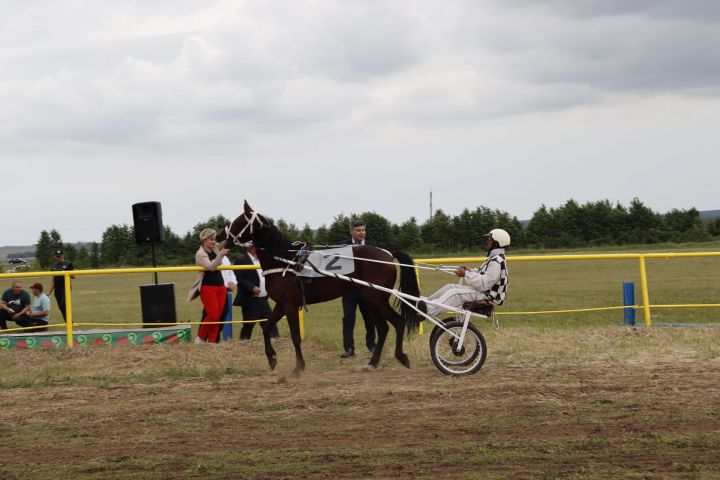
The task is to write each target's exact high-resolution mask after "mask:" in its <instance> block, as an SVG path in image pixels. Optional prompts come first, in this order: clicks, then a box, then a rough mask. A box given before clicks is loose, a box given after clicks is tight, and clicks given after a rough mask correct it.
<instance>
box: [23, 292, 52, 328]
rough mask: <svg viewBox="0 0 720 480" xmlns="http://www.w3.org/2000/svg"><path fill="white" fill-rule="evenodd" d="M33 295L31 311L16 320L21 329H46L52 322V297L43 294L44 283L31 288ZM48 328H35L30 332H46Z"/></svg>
mask: <svg viewBox="0 0 720 480" xmlns="http://www.w3.org/2000/svg"><path fill="white" fill-rule="evenodd" d="M30 291H31V292H32V293H33V297H35V298H34V299H33V303H32V308H31V310H30V311H29V312H28V313H27V314H26V315H25V316H24V317H20V318H18V319H17V320H15V323H17V324H18V325H20V326H21V327H46V326H47V324H48V322H49V321H50V297H48V296H47V295H45V294H44V293H43V284H42V283H33V284H32V285H31V286H30ZM46 330H47V328H33V329H32V330H26V331H28V332H44V331H46Z"/></svg>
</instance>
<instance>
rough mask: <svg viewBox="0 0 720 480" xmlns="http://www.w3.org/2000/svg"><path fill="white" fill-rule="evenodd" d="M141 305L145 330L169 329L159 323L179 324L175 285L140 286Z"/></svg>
mask: <svg viewBox="0 0 720 480" xmlns="http://www.w3.org/2000/svg"><path fill="white" fill-rule="evenodd" d="M140 305H141V308H142V320H143V324H144V326H145V328H153V327H169V326H170V325H155V324H157V323H172V324H175V323H177V317H176V314H175V284H173V283H160V284H158V285H140Z"/></svg>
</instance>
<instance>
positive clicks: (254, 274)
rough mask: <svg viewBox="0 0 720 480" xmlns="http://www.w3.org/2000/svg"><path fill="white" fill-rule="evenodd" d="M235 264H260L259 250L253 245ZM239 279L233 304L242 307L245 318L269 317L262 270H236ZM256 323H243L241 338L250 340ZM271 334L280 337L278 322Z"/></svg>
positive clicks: (268, 305) (259, 318)
mask: <svg viewBox="0 0 720 480" xmlns="http://www.w3.org/2000/svg"><path fill="white" fill-rule="evenodd" d="M235 265H258V266H260V261H259V260H258V259H257V250H255V246H254V245H251V246H249V247H248V249H247V253H246V254H245V255H242V256H240V257H238V258H237V259H235ZM235 278H236V279H237V296H236V297H235V301H234V302H233V305H234V306H236V307H242V314H243V320H261V319H263V318H268V317H269V316H270V313H271V309H270V303H269V302H268V298H267V292H266V291H265V277H263V276H262V270H235ZM254 326H255V323H254V322H253V323H243V326H242V328H241V329H240V340H250V337H251V336H252V331H253V327H254ZM270 336H271V337H273V338H278V337H279V336H280V332H278V327H277V324H276V325H275V326H274V327H273V329H272V330H271V331H270Z"/></svg>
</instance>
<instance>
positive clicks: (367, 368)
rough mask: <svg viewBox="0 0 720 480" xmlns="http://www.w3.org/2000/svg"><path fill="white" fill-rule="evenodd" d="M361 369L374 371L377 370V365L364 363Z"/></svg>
mask: <svg viewBox="0 0 720 480" xmlns="http://www.w3.org/2000/svg"><path fill="white" fill-rule="evenodd" d="M361 370H362V371H363V372H374V371H375V370H377V367H376V366H375V365H372V364H370V363H368V364H367V365H363V366H362V368H361Z"/></svg>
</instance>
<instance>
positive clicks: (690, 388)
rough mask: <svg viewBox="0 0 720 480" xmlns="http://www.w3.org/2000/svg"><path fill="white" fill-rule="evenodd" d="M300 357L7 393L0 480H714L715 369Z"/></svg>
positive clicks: (719, 377) (718, 409)
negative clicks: (462, 367) (244, 371)
mask: <svg viewBox="0 0 720 480" xmlns="http://www.w3.org/2000/svg"><path fill="white" fill-rule="evenodd" d="M308 357H309V360H310V361H309V362H308V363H309V365H310V366H311V368H310V369H309V371H306V372H305V374H304V375H303V376H302V378H300V379H287V378H285V377H284V376H282V375H280V374H274V373H265V372H263V373H259V374H257V375H250V376H248V375H241V374H238V373H234V372H232V371H229V372H226V374H225V375H221V376H219V377H218V378H209V379H205V378H194V379H180V380H170V379H167V378H165V379H160V380H159V381H157V382H156V383H144V384H124V385H116V386H113V385H111V384H104V385H101V386H67V385H65V386H63V385H59V386H47V387H34V388H12V389H6V390H4V391H3V392H2V397H1V398H2V405H1V406H2V413H1V414H0V415H1V418H2V424H1V426H0V438H1V439H2V445H3V447H2V449H0V452H1V453H0V465H2V466H0V478H4V479H12V478H63V477H65V478H103V479H105V478H125V477H126V478H163V479H174V478H178V479H179V478H368V477H372V478H398V477H414V478H454V479H455V478H510V477H513V478H547V479H550V478H720V449H718V448H717V445H720V389H719V386H720V368H718V364H717V362H713V361H711V362H684V363H677V362H666V363H662V362H657V363H648V362H639V363H637V364H630V365H627V364H619V363H612V362H609V363H608V362H605V363H600V362H598V363H593V364H588V363H583V364H582V365H575V364H574V363H572V362H565V363H563V362H559V363H555V364H553V365H552V366H541V365H497V364H492V363H490V364H488V365H486V367H484V368H483V370H481V372H480V373H478V374H477V375H474V376H471V377H464V378H450V377H446V376H443V375H441V374H439V373H438V371H437V370H436V369H435V368H434V367H432V366H428V365H427V362H425V365H421V366H419V367H415V368H413V369H411V370H406V369H404V368H402V367H401V366H399V365H398V364H397V363H394V362H393V361H392V360H387V361H385V362H384V363H383V365H385V368H382V369H380V370H379V371H376V372H372V373H365V372H361V371H359V368H358V367H359V366H360V365H361V364H362V363H363V360H362V359H356V360H354V361H353V362H354V363H352V364H348V363H342V362H340V361H338V360H336V352H326V351H324V350H322V349H320V348H316V349H315V350H311V351H310V354H309V355H308ZM286 361H287V359H286ZM283 368H286V369H287V368H288V366H287V364H285V365H284V366H283Z"/></svg>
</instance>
